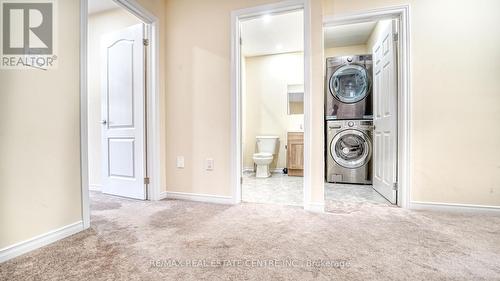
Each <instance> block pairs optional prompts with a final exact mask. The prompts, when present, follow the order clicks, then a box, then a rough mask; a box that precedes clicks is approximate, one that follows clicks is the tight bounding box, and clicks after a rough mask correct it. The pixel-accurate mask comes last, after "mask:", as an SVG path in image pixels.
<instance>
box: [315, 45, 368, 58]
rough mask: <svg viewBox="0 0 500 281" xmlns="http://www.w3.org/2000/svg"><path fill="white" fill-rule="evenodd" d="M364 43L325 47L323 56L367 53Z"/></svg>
mask: <svg viewBox="0 0 500 281" xmlns="http://www.w3.org/2000/svg"><path fill="white" fill-rule="evenodd" d="M369 53H371V51H368V47H367V46H366V45H352V46H345V47H335V48H327V49H325V58H330V57H336V56H347V55H362V54H369Z"/></svg>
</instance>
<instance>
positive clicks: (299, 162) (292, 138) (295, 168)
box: [286, 132, 304, 177]
mask: <svg viewBox="0 0 500 281" xmlns="http://www.w3.org/2000/svg"><path fill="white" fill-rule="evenodd" d="M286 167H287V169H288V175H289V176H296V177H303V176H304V132H288V133H287V151H286Z"/></svg>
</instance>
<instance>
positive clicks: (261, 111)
mask: <svg viewBox="0 0 500 281" xmlns="http://www.w3.org/2000/svg"><path fill="white" fill-rule="evenodd" d="M307 9H308V7H307V6H306V4H305V1H287V2H280V3H277V4H270V5H264V6H258V7H253V8H249V9H244V10H239V11H234V12H233V13H232V28H233V30H232V31H233V32H232V42H233V52H232V65H233V71H232V73H233V77H232V96H233V116H232V120H233V122H234V123H233V129H232V132H233V139H232V143H233V145H234V146H233V154H232V163H233V165H232V166H233V169H232V173H231V180H232V184H233V188H234V189H233V201H234V203H239V202H241V201H245V202H257V203H276V204H285V205H296V206H307V203H308V201H307V198H309V196H308V195H309V194H308V192H309V186H308V185H307V183H308V171H309V170H308V169H309V167H308V161H307V159H308V146H309V142H308V140H309V138H308V137H307V136H308V133H309V131H308V129H309V128H308V125H307V123H306V122H305V121H304V120H307V117H308V114H309V110H308V105H309V104H310V103H309V90H308V89H309V85H310V82H309V60H308V57H309V48H308V44H307V42H309V23H308V19H307V17H308V13H307ZM280 30H281V31H280Z"/></svg>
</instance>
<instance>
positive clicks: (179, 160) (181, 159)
mask: <svg viewBox="0 0 500 281" xmlns="http://www.w3.org/2000/svg"><path fill="white" fill-rule="evenodd" d="M177 168H184V156H177Z"/></svg>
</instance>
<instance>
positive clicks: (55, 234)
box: [0, 221, 84, 263]
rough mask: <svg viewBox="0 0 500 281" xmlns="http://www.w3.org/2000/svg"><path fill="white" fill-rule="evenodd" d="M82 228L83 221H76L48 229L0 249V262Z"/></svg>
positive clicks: (62, 237)
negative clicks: (45, 231) (43, 232)
mask: <svg viewBox="0 0 500 281" xmlns="http://www.w3.org/2000/svg"><path fill="white" fill-rule="evenodd" d="M83 229H84V228H83V222H82V221H78V222H75V223H72V224H69V225H67V226H64V227H61V228H59V229H55V230H52V231H49V232H47V233H45V234H42V235H38V236H36V237H33V238H31V239H29V240H26V241H23V242H19V243H16V244H14V245H11V246H8V247H5V248H3V249H0V263H2V262H5V261H8V260H10V259H12V258H15V257H18V256H20V255H22V254H25V253H28V252H31V251H33V250H36V249H38V248H41V247H43V246H46V245H49V244H51V243H54V242H56V241H58V240H61V239H64V238H66V237H68V236H71V235H73V234H76V233H78V232H80V231H82V230H83Z"/></svg>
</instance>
